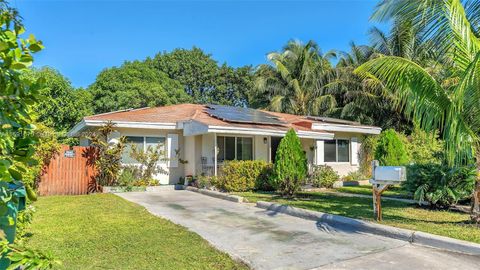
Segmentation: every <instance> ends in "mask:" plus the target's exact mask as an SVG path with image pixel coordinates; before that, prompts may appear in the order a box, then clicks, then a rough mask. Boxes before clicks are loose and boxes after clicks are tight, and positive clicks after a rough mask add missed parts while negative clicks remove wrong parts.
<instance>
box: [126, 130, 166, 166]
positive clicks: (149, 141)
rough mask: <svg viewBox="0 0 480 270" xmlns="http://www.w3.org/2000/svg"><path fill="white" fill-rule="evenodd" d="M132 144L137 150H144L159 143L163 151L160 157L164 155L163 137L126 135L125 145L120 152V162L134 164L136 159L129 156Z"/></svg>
mask: <svg viewBox="0 0 480 270" xmlns="http://www.w3.org/2000/svg"><path fill="white" fill-rule="evenodd" d="M132 145H135V146H136V148H137V149H138V150H142V151H146V150H147V149H148V147H157V145H160V149H161V151H162V152H163V155H162V158H164V157H165V155H166V153H165V137H139V136H126V146H125V149H124V150H123V153H122V163H124V164H135V163H138V161H137V160H135V159H133V158H132V157H131V152H132Z"/></svg>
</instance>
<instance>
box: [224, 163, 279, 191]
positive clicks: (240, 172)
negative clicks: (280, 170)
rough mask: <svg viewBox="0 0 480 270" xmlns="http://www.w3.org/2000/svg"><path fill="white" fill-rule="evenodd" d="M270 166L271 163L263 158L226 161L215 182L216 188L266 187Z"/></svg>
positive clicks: (243, 188) (249, 189)
mask: <svg viewBox="0 0 480 270" xmlns="http://www.w3.org/2000/svg"><path fill="white" fill-rule="evenodd" d="M271 168H272V166H271V164H269V163H267V162H265V161H263V160H234V161H228V162H226V163H225V164H224V166H223V167H222V170H221V173H220V176H219V177H218V180H217V181H216V183H215V184H216V186H217V188H219V189H221V190H225V191H229V192H230V191H251V190H255V189H264V188H268V182H269V177H270V175H271Z"/></svg>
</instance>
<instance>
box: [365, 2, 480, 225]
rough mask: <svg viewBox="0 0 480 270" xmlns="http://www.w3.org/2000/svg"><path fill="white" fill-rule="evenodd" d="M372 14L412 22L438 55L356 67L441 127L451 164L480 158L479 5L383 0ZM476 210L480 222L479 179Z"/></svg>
mask: <svg viewBox="0 0 480 270" xmlns="http://www.w3.org/2000/svg"><path fill="white" fill-rule="evenodd" d="M373 18H374V19H377V20H382V21H387V20H393V21H401V22H409V23H411V24H412V25H414V26H415V27H416V29H417V31H418V33H420V36H419V40H426V41H427V42H428V49H429V51H432V52H435V54H436V57H434V58H433V59H432V60H433V63H430V64H429V65H427V66H426V67H425V68H423V67H422V65H419V63H418V62H416V61H414V60H412V59H408V58H405V57H393V56H387V57H379V58H376V59H373V60H370V61H369V62H367V63H365V64H363V65H362V66H360V67H359V68H358V69H357V71H356V72H357V73H358V74H360V75H361V76H364V77H368V78H374V79H375V80H376V81H377V82H379V83H381V84H382V85H384V86H385V87H386V88H387V89H388V90H389V92H390V93H392V94H394V95H395V96H396V97H397V100H396V102H395V104H396V105H397V107H398V108H400V109H402V111H403V112H404V113H405V114H406V115H407V116H409V117H412V118H413V120H414V121H416V122H417V123H419V124H420V127H421V128H422V129H424V130H426V131H434V130H437V129H438V130H439V131H440V134H441V135H442V139H443V141H444V144H445V151H444V154H445V160H446V161H447V162H448V164H449V165H450V166H452V167H453V166H459V165H462V164H469V163H470V162H472V160H474V159H475V158H476V160H477V161H480V154H479V153H480V136H479V134H480V121H479V119H480V115H479V112H480V103H479V102H478V100H479V98H480V87H478V86H479V85H480V38H479V35H478V33H479V29H478V21H479V19H480V5H478V4H477V3H475V4H473V2H472V3H470V1H461V0H452V1H427V0H424V1H408V0H398V1H383V2H382V3H380V4H379V5H378V6H377V8H376V11H375V13H374V15H373ZM475 155H476V157H475ZM478 165H480V163H479V164H477V166H478ZM471 216H472V220H473V221H474V222H476V223H480V179H478V181H477V184H476V190H475V192H474V193H473V207H472V215H471Z"/></svg>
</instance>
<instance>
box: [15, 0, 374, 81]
mask: <svg viewBox="0 0 480 270" xmlns="http://www.w3.org/2000/svg"><path fill="white" fill-rule="evenodd" d="M377 2H378V1H377V0H317V1H314V0H310V1H286V0H283V1H273V0H268V1H252V0H250V1H245V0H244V1H239V0H227V1H200V0H197V1H183V0H178V1H163V0H157V1H154V0H151V1H107V0H103V1H75V0H63V1H47V0H11V4H12V6H13V7H16V8H18V9H19V11H20V14H21V15H22V17H23V18H24V23H25V26H26V28H27V33H33V34H34V35H35V36H36V37H37V38H39V39H40V40H42V41H43V43H44V45H45V46H46V49H45V50H44V51H42V52H41V53H39V54H37V56H36V62H35V65H36V66H45V65H47V66H51V67H53V68H56V69H58V70H59V71H60V72H61V73H62V74H64V75H65V76H66V77H67V78H69V79H70V80H71V81H72V83H73V85H74V86H76V87H80V86H83V87H87V86H88V85H89V84H91V83H93V82H94V80H95V77H96V75H97V74H98V72H100V71H101V70H102V69H104V68H107V67H111V66H118V65H121V64H122V63H123V62H124V61H125V60H136V59H144V58H146V57H147V56H153V55H155V54H156V53H157V52H160V51H170V50H172V49H174V48H177V47H182V48H191V47H192V46H197V47H200V48H202V49H203V50H204V51H206V52H207V53H210V54H212V55H213V57H214V58H215V59H216V60H218V61H219V62H220V63H223V62H227V63H228V64H230V65H232V66H242V65H250V64H251V65H258V64H260V63H265V62H266V54H267V53H268V52H271V51H275V50H279V49H281V48H282V46H283V45H284V44H285V43H286V42H287V41H288V40H289V39H299V40H302V41H308V40H310V39H313V40H315V41H316V42H317V43H318V44H319V45H320V47H321V48H322V50H323V51H327V50H330V49H340V50H347V49H348V44H349V42H350V41H352V40H353V41H355V42H356V43H358V44H362V43H367V42H368V36H367V31H368V29H369V28H370V27H371V26H372V25H373V24H372V22H370V21H369V17H370V15H371V13H372V10H373V8H374V6H375V4H376V3H377Z"/></svg>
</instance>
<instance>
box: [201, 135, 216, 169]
mask: <svg viewBox="0 0 480 270" xmlns="http://www.w3.org/2000/svg"><path fill="white" fill-rule="evenodd" d="M201 137H202V157H205V158H207V163H206V164H207V165H213V163H214V160H213V159H214V157H215V135H214V134H213V133H208V134H204V135H201Z"/></svg>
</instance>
